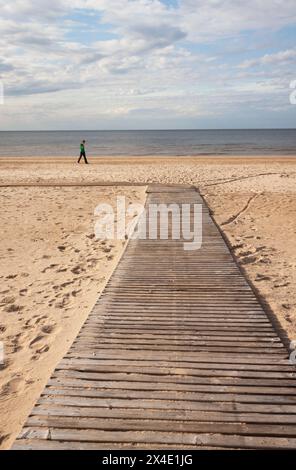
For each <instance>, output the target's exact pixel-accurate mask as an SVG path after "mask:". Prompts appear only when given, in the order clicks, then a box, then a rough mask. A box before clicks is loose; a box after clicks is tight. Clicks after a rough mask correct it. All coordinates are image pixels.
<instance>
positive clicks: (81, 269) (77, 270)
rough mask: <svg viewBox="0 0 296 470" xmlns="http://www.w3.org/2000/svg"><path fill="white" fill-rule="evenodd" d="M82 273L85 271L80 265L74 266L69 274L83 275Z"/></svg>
mask: <svg viewBox="0 0 296 470" xmlns="http://www.w3.org/2000/svg"><path fill="white" fill-rule="evenodd" d="M84 271H85V269H84V268H83V267H82V266H80V265H78V266H75V268H73V269H71V272H72V273H73V274H81V273H83V272H84Z"/></svg>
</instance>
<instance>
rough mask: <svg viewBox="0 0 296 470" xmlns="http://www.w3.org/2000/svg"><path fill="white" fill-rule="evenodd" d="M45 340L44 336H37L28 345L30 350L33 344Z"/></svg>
mask: <svg viewBox="0 0 296 470" xmlns="http://www.w3.org/2000/svg"><path fill="white" fill-rule="evenodd" d="M44 338H45V336H44V335H38V336H36V338H34V339H33V340H32V341H31V343H30V344H29V346H30V348H31V347H32V346H34V344H36V343H39V341H42V340H43V339H44Z"/></svg>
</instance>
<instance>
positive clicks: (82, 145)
mask: <svg viewBox="0 0 296 470" xmlns="http://www.w3.org/2000/svg"><path fill="white" fill-rule="evenodd" d="M80 152H82V153H84V152H85V147H84V144H82V143H81V144H80Z"/></svg>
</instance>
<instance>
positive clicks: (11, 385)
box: [1, 377, 24, 396]
mask: <svg viewBox="0 0 296 470" xmlns="http://www.w3.org/2000/svg"><path fill="white" fill-rule="evenodd" d="M23 386H24V381H23V379H21V378H19V377H16V378H13V379H11V380H9V381H8V382H6V384H4V385H3V387H2V389H1V395H4V396H7V395H12V394H15V393H18V392H20V391H21V390H22V388H23Z"/></svg>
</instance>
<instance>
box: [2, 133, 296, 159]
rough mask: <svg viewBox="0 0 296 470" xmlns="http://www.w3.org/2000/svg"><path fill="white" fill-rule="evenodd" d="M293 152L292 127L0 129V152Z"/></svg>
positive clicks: (41, 154) (295, 142) (46, 154)
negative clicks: (83, 147) (82, 145)
mask: <svg viewBox="0 0 296 470" xmlns="http://www.w3.org/2000/svg"><path fill="white" fill-rule="evenodd" d="M83 139H85V140H86V149H87V154H88V156H90V157H91V156H129V155H137V156H139V157H141V156H151V155H155V156H180V157H182V156H189V155H190V156H191V155H192V156H223V155H244V156H247V155H250V156H252V155H290V156H296V129H262V130H261V129H256V130H253V129H252V130H247V129H244V130H237V129H236V130H145V131H141V130H136V131H26V132H23V131H18V132H15V131H10V132H7V131H0V156H2V157H11V156H18V157H19V156H24V157H27V156H29V157H30V156H32V157H33V156H39V157H51V156H52V157H59V156H69V157H70V156H73V157H74V156H77V154H78V153H79V146H80V142H81V140H83Z"/></svg>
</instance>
